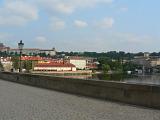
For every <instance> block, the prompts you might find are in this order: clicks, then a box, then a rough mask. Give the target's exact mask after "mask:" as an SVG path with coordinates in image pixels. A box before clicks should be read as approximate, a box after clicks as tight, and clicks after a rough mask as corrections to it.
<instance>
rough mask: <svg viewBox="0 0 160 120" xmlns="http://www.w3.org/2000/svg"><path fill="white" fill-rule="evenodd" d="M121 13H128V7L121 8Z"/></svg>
mask: <svg viewBox="0 0 160 120" xmlns="http://www.w3.org/2000/svg"><path fill="white" fill-rule="evenodd" d="M120 11H122V12H126V11H128V7H121V8H120Z"/></svg>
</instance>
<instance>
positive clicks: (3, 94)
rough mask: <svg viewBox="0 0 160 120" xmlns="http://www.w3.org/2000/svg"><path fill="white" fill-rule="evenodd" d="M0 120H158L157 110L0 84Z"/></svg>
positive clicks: (159, 115)
mask: <svg viewBox="0 0 160 120" xmlns="http://www.w3.org/2000/svg"><path fill="white" fill-rule="evenodd" d="M0 120H160V110H154V109H148V108H142V107H135V106H129V105H124V104H119V103H112V102H108V101H102V100H97V99H92V98H86V97H79V96H76V95H70V94H65V93H61V92H56V91H50V90H46V89H40V88H35V87H30V86H25V85H21V84H16V83H12V82H6V81H2V80H0Z"/></svg>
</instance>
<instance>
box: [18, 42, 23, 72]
mask: <svg viewBox="0 0 160 120" xmlns="http://www.w3.org/2000/svg"><path fill="white" fill-rule="evenodd" d="M23 46H24V43H23V42H22V40H20V42H19V43H18V48H19V51H20V56H19V57H20V59H19V60H20V64H19V72H22V60H21V57H22V50H23Z"/></svg>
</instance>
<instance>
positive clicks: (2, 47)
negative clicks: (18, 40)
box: [0, 43, 10, 52]
mask: <svg viewBox="0 0 160 120" xmlns="http://www.w3.org/2000/svg"><path fill="white" fill-rule="evenodd" d="M9 49H10V47H6V46H5V45H4V44H3V43H0V52H9Z"/></svg>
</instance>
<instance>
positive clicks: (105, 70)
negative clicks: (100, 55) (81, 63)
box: [102, 64, 110, 73]
mask: <svg viewBox="0 0 160 120" xmlns="http://www.w3.org/2000/svg"><path fill="white" fill-rule="evenodd" d="M102 70H103V72H104V73H108V71H109V70H110V66H109V65H108V64H103V65H102Z"/></svg>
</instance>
